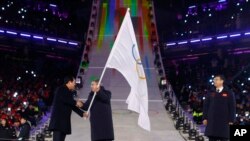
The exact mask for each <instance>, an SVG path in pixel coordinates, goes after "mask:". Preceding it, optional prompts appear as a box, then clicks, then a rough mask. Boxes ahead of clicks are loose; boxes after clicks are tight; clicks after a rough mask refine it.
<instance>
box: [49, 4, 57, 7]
mask: <svg viewBox="0 0 250 141" xmlns="http://www.w3.org/2000/svg"><path fill="white" fill-rule="evenodd" d="M49 6H51V7H57V5H55V4H49Z"/></svg>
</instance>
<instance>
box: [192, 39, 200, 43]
mask: <svg viewBox="0 0 250 141" xmlns="http://www.w3.org/2000/svg"><path fill="white" fill-rule="evenodd" d="M200 41H201V40H200V39H196V40H191V41H190V42H191V43H197V42H200Z"/></svg>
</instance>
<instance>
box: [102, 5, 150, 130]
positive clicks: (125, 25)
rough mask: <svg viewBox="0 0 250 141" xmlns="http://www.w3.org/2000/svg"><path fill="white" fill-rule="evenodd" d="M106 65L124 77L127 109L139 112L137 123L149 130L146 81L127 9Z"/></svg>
mask: <svg viewBox="0 0 250 141" xmlns="http://www.w3.org/2000/svg"><path fill="white" fill-rule="evenodd" d="M106 67H107V68H114V69H116V70H117V71H119V72H120V73H121V74H122V75H123V76H124V77H125V79H126V80H127V82H128V83H129V85H130V87H131V90H130V94H129V96H128V98H127V100H126V103H127V104H128V109H129V110H132V111H135V112H137V113H139V119H138V125H139V126H140V127H142V128H143V129H145V130H148V131H150V120H149V116H148V88H147V81H146V77H145V73H144V69H143V66H142V63H141V59H140V53H139V49H138V45H137V42H136V37H135V32H134V28H133V25H132V21H131V18H130V13H129V9H128V10H127V12H126V15H125V17H124V19H123V22H122V25H121V28H120V30H119V32H118V35H117V37H116V40H115V42H114V45H113V48H112V50H111V53H110V55H109V58H108V60H107V63H106Z"/></svg>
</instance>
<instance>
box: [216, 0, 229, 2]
mask: <svg viewBox="0 0 250 141" xmlns="http://www.w3.org/2000/svg"><path fill="white" fill-rule="evenodd" d="M226 1H227V0H219V1H218V2H226Z"/></svg>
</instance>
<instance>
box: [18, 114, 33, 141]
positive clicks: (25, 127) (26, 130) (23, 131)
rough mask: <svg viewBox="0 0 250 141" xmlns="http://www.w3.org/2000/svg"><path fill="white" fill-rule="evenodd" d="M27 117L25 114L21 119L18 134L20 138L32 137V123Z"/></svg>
mask: <svg viewBox="0 0 250 141" xmlns="http://www.w3.org/2000/svg"><path fill="white" fill-rule="evenodd" d="M27 118H28V117H26V116H23V117H22V118H21V120H20V122H21V126H20V133H19V135H18V138H17V139H18V140H22V141H24V140H27V139H29V137H30V129H31V127H30V126H31V125H30V123H29V122H28V121H27Z"/></svg>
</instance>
